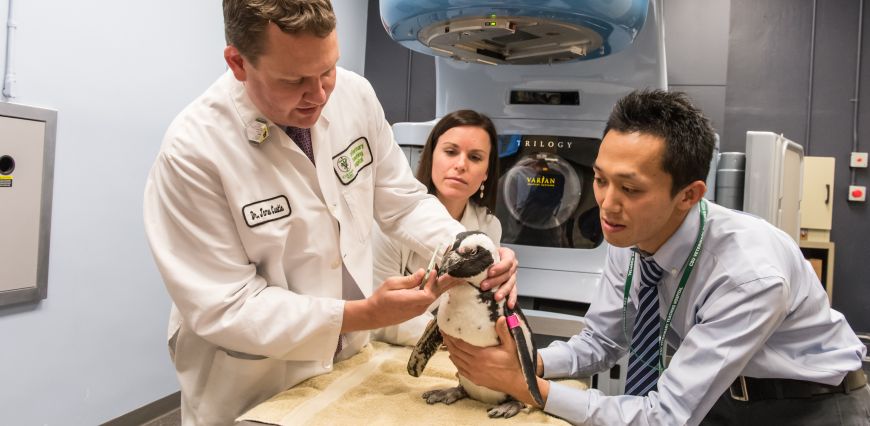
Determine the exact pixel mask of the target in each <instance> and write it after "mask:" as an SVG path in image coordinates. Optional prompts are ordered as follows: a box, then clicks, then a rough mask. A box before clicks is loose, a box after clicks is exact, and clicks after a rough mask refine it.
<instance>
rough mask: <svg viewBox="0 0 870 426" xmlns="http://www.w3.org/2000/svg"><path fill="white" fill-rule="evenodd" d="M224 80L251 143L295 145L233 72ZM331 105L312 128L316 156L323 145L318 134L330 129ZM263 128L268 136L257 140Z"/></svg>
mask: <svg viewBox="0 0 870 426" xmlns="http://www.w3.org/2000/svg"><path fill="white" fill-rule="evenodd" d="M223 79H224V83H225V84H226V86H227V87H228V91H229V95H230V99H231V100H232V103H233V105H234V106H235V108H236V113H237V114H238V116H239V120H241V122H242V126H243V127H244V128H245V131H246V134H247V136H248V139H249V141H251V142H258V143H267V142H269V141H275V140H277V141H278V142H279V143H280V144H281V145H283V146H285V147H287V148H290V147H291V146H292V145H294V144H293V143H291V141H290V138H289V137H286V133H285V132H284V128H283V126H279V125H277V124H275V123H274V122H273V121H272V120H269V119H268V118H266V116H265V115H263V113H261V112H260V110H258V109H257V107H256V106H255V105H254V103H253V102H251V98H250V97H248V92H247V91H246V90H245V84H244V82H241V81H238V80H236V77H235V76H234V75H233V73H232V71H231V70H228V71H227V72H226V74H224V76H223ZM330 105H331V102H327V104H326V106H325V107H324V108H323V111H322V112H321V114H320V118H318V119H317V122H316V123H315V124H314V126H312V127H311V137H312V142H313V145H314V150H315V155H317V154H316V151H317V147H318V145H323V144H322V143H321V144H318V143H316V142H315V141H316V140H317V139H318V138H317V133H319V132H320V131H325V130H326V129H327V128H328V127H329V118H328V117H330V116H331V115H332V113H331V112H330V111H331V109H332V108H330ZM263 126H265V128H266V129H268V133H266V136H265V137H264V138H261V139H257V138H256V135H258V134H261V133H260V132H261V129H262V128H263ZM275 135H279V136H275ZM280 135H284V137H282V136H280ZM253 139H257V140H253ZM300 152H301V150H300Z"/></svg>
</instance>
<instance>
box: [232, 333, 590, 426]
mask: <svg viewBox="0 0 870 426" xmlns="http://www.w3.org/2000/svg"><path fill="white" fill-rule="evenodd" d="M410 355H411V348H408V347H399V346H391V345H388V344H386V343H381V342H372V343H371V344H370V345H367V346H366V347H365V348H363V349H362V351H360V353H359V354H357V355H354V356H353V357H351V358H349V359H347V360H345V361H342V362H338V363H336V364H335V368H334V369H333V371H332V372H330V373H328V374H324V375H321V376H316V377H312V378H310V379H308V380H306V381H304V382H302V383H299V384H298V385H296V386H294V387H293V388H291V389H288V390H286V391H284V392H281V393H279V394H278V395H275V396H274V397H272V398H271V399H269V400H267V401H265V402H263V403H261V404H259V405H257V406H256V407H254V408H252V409H251V410H250V411H248V412H247V413H245V414H243V415H242V416H241V417H239V418H238V419H237V421H242V422H244V421H248V422H259V423H265V424H274V425H340V424H355V423H360V422H362V423H363V424H376V425H479V424H480V423H486V422H490V423H491V424H494V425H495V424H497V425H512V424H522V425H566V424H568V423H566V422H565V421H563V420H561V419H559V418H556V417H552V416H549V415H547V414H545V413H544V412H543V411H541V410H537V409H531V408H526V409H525V410H523V411H521V412H520V413H518V414H517V415H516V416H514V417H512V418H510V419H490V418H489V417H488V416H487V414H486V411H487V410H488V409H489V408H491V407H490V406H488V405H486V404H483V403H481V402H479V401H475V400H473V399H469V398H465V399H462V400H460V401H457V402H455V403H453V404H451V405H445V404H434V405H429V404H427V403H426V401H424V400H423V398H422V397H421V395H422V394H423V392H425V391H427V390H431V389H443V388H448V387H453V386H456V385H457V384H458V381H457V379H456V367H454V366H453V363H452V362H450V359H449V358H448V354H447V352H446V351H438V352H437V353H436V354H435V356H433V357H432V359H430V360H429V364H427V365H426V369H425V370H424V371H423V375H422V376H420V377H412V376H411V375H409V374H408V371H407V368H406V366H407V363H408V357H410ZM560 383H562V384H566V385H568V386H572V387H576V388H579V389H586V388H587V384H586V383H584V382H581V381H577V380H564V381H561V382H560Z"/></svg>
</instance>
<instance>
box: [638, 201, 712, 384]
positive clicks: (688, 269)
mask: <svg viewBox="0 0 870 426" xmlns="http://www.w3.org/2000/svg"><path fill="white" fill-rule="evenodd" d="M699 210H700V214H701V226H700V228H699V229H698V236H697V237H695V246H694V247H693V248H692V252H691V253H689V257H688V258H686V263H685V265H684V267H685V269H684V270H683V276H682V278H680V285H679V286H678V287H677V291H676V292H675V293H674V298H673V299H672V300H671V307H670V308H669V309H668V315H667V316H666V317H665V325H664V327H662V329H661V330H660V331H659V359H658V362H657V363H656V366H652V365H649V364H647V363H646V361H644V360H643V359H641V360H640V361H641V362H643V363H644V364H645V365H646V366H648V367H650V368H655V369H656V370H658V372H659V374H661V373H662V372H663V371H664V370H665V363H664V360H665V350H664V346H665V334H666V332H667V330H668V328H669V327H670V326H671V320H672V319H673V318H674V312H676V310H677V305H678V304H679V303H680V298H681V297H682V296H683V289H684V288H685V287H686V282H688V281H689V275H691V274H692V270H693V269H695V263H696V262H697V260H698V256H699V255H700V253H701V244H703V242H704V228H705V227H706V225H707V201H706V200H704V199H703V198H702V199H701V202H700V209H699ZM636 257H637V253H633V254H632V256H631V260H629V262H628V273H627V274H626V277H625V291H624V294H623V297H622V334H623V336H625V339H626V341H628V342H629V343H628V350H629V352H631V353H633V354H634V355H636V356H638V357H640V354H638V353H636V352H634V350H633V349H632V348H631V339H630V338H629V337H628V330H627V326H626V316H627V314H626V311H627V309H628V298H629V291H630V290H631V281H632V278H634V259H635V258H636Z"/></svg>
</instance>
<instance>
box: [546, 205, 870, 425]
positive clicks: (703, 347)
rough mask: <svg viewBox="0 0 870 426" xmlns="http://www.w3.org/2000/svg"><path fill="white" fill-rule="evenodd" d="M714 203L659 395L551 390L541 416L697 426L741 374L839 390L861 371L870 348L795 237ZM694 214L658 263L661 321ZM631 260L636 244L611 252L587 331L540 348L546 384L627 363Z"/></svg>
mask: <svg viewBox="0 0 870 426" xmlns="http://www.w3.org/2000/svg"><path fill="white" fill-rule="evenodd" d="M709 206H710V209H709V214H708V218H707V230H706V235H705V237H704V245H703V247H702V249H701V254H700V256H699V258H698V263H697V264H696V265H695V269H694V271H693V272H692V276H691V277H690V278H689V281H688V283H687V284H686V288H685V291H684V293H683V296H682V298H681V300H680V303H679V306H678V307H677V310H676V312H675V314H674V319H673V322H672V323H671V327H670V329H669V330H668V333H667V341H668V345H669V346H671V347H674V348H676V352H674V353H673V358H672V359H671V361H670V364H669V366H668V367H667V369H666V370H665V371H664V373H663V374H662V376H661V378H660V379H659V382H658V391H654V392H651V393H650V394H649V395H647V396H646V397H640V396H605V395H604V394H602V393H601V392H600V391H598V390H594V389H593V390H588V391H585V390H576V389H572V388H568V387H566V386H563V385H559V384H558V383H555V382H551V385H550V393H549V396H548V399H547V403H546V406H545V407H544V410H545V411H547V412H548V413H551V414H554V415H556V416H559V417H562V418H564V419H566V420H568V421H570V422H572V423H576V424H579V423H583V424H590V425H611V424H612V425H629V424H630V425H682V424H689V425H696V424H698V423H700V422H701V420H703V419H704V416H705V415H706V414H707V412H708V411H709V410H710V408H711V407H712V406H713V405H714V404H715V403H716V400H717V399H718V398H719V397H720V396H721V395H722V394H723V393H724V392H725V391H726V390H727V389H728V387H729V386H730V384H731V383H732V382H734V380H735V379H736V378H737V377H738V376H740V375H743V376H747V377H757V378H786V379H799V380H809V381H814V382H818V383H825V384H829V385H835V384H838V383H839V382H840V381H841V380H842V379H843V377H844V376H845V375H846V373H848V372H849V371H853V370H857V369H859V368H861V358H862V357H863V356H864V353H865V351H866V348H865V346H864V345H863V344H861V342H860V341H859V340H858V338H857V337H856V336H855V333H854V332H853V331H852V329H851V328H850V327H849V325H848V324H847V322H846V319H845V318H844V317H843V315H842V314H841V313H839V312H837V311H835V310H833V309H831V308H830V305H829V303H828V298H827V294H826V293H825V289H824V288H823V287H822V284H821V283H820V282H819V280H818V278H817V277H816V275H815V272H814V271H813V269H812V267H811V266H810V264H809V262H807V261H806V260H804V257H803V255H802V254H801V252H800V249H799V248H798V246H797V244H795V242H794V240H792V239H791V238H790V237H789V236H788V235H787V234H785V233H784V232H782V231H780V230H779V229H777V228H775V227H773V226H772V225H770V224H768V223H767V222H765V221H764V220H763V219H760V218H757V217H755V216H751V215H748V214H745V213H742V212H737V211H733V210H730V209H727V208H724V207H721V206H718V205H716V204H713V203H709ZM698 209H699V207H698V206H697V205H696V206H695V207H694V208H693V209H692V210H691V211H690V212H689V214H688V215H687V216H686V219H685V220H684V221H683V223H682V224H681V225H680V227H679V229H678V230H677V231H676V232H675V233H674V235H672V236H671V238H670V239H669V240H668V241H667V242H665V244H664V245H663V246H662V247H661V248H660V249H659V250H658V251H657V252H656V253H655V254H654V255H653V258H654V259H655V261H656V262H657V263H658V264H659V265H661V266H662V268H664V270H665V274H664V277H663V278H662V282H661V283H660V284H659V307H660V308H659V309H660V313H661V315H662V317H664V316H665V315H666V313H667V309H668V308H669V307H670V303H671V299H672V298H673V295H674V292H675V291H676V289H677V285H678V284H679V280H680V276H681V274H682V269H683V267H684V263H685V262H686V258H687V257H688V255H689V252H690V251H691V249H692V247H693V245H694V242H695V237H696V236H697V232H698V229H699V226H700V217H699V214H698ZM632 254H633V252H632V251H631V250H630V249H629V248H617V247H612V246H611V247H610V248H609V249H608V252H607V262H606V265H605V267H604V273H603V276H602V280H601V283H600V285H599V288H598V295H597V298H596V299H595V301H594V302H593V303H592V305H591V307H590V310H589V312H588V314H587V316H586V328H585V329H584V330H583V331H582V332H581V333H580V334H578V335H576V336H574V337H572V338H571V339H570V340H569V341H567V342H561V341H557V342H553V344H551V345H550V346H549V347H547V348H544V349H542V350H540V354H541V358H542V360H543V363H544V377H545V378H554V377H574V378H577V377H587V376H590V375H592V374H594V373H597V372H599V371H603V370H606V369H608V368H610V367H611V366H612V365H614V364H615V363H616V362H617V361H618V360H619V359H620V358H621V357H622V356H623V355H625V353H626V351H627V350H628V342H629V339H630V335H631V328H632V325H633V324H634V316H635V313H636V306H637V296H638V289H639V288H640V286H639V285H637V282H635V283H633V285H632V287H631V295H630V302H629V306H628V311H627V318H626V321H627V329H628V335H629V336H625V333H624V332H623V323H622V306H623V289H624V288H625V276H626V272H627V271H626V269H627V268H628V262H629V256H631V255H632ZM635 267H636V268H637V267H638V266H637V265H636V266H635ZM634 275H635V277H639V276H640V272H639V271H635V274H634ZM637 279H638V278H635V281H637Z"/></svg>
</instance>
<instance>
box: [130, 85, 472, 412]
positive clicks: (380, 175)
mask: <svg viewBox="0 0 870 426" xmlns="http://www.w3.org/2000/svg"><path fill="white" fill-rule="evenodd" d="M336 79H337V83H336V87H335V90H334V92H333V93H332V96H331V98H330V100H329V101H328V103H327V105H326V106H325V108H324V110H323V112H322V115H321V117H320V119H319V120H318V121H317V123H316V124H315V125H314V127H312V129H311V134H312V141H313V147H314V157H315V162H316V164H317V167H316V168H315V167H314V165H312V164H311V162H310V161H309V159H308V157H306V156H305V154H304V153H303V152H302V150H300V149H299V147H298V146H296V144H295V143H294V142H293V141H292V140H291V139H290V138H289V137H288V136H287V135H286V134H285V133H284V132H283V131H282V129H281V128H279V127H278V126H276V125H275V124H274V123H271V122H269V121H268V120H265V118H263V117H262V115H261V114H260V113H259V111H258V110H257V109H256V107H254V105H253V104H252V103H251V102H250V100H249V98H248V97H247V94H246V92H245V89H244V85H243V84H242V83H240V82H238V81H237V80H235V78H234V77H233V75H232V74H231V73H230V72H227V73H226V74H224V75H223V76H222V77H220V78H219V79H218V80H217V81H216V82H215V83H214V84H213V85H212V86H211V87H210V88H209V89H208V90H207V91H206V92H205V93H204V94H203V95H202V96H200V97H199V98H198V99H197V100H195V101H194V102H193V103H192V104H191V105H189V106H188V107H187V108H186V109H185V110H184V111H182V112H181V113H180V114H179V115H178V117H176V119H175V120H174V121H173V122H172V124H171V125H170V127H169V129H168V131H167V133H166V136H165V138H164V141H163V145H162V148H161V151H160V154H159V155H158V157H157V159H156V161H155V163H154V166H153V168H152V170H151V173H150V175H149V177H148V180H147V183H146V187H145V208H144V214H145V231H146V234H147V237H148V242H149V244H150V246H151V249H152V252H153V254H154V258H155V261H156V263H157V267H158V268H159V270H160V273H161V275H162V276H163V279H164V282H165V284H166V288H167V290H168V291H169V294H170V296H171V298H172V300H173V302H174V306H173V308H172V314H171V315H170V324H169V338H170V341H169V343H170V353H171V355H172V358H173V361H174V363H175V366H176V369H177V371H178V378H179V382H180V385H181V391H182V414H183V416H184V423H185V424H228V423H232V422H233V420H234V419H235V418H236V417H237V416H238V415H240V414H242V413H243V412H244V411H245V410H247V409H249V408H250V407H252V406H253V405H255V404H257V403H259V402H261V401H263V400H265V399H267V398H268V397H270V396H272V395H274V394H276V393H278V392H280V391H282V390H285V389H287V388H289V387H291V386H293V385H295V384H296V383H299V382H300V381H302V380H304V379H306V378H308V377H311V376H314V375H318V374H322V373H326V372H328V371H331V369H332V363H333V355H334V352H335V349H336V345H337V342H338V339H339V331H340V329H341V323H342V317H343V309H344V301H342V300H341V298H342V263H343V264H344V265H345V267H346V268H347V271H348V272H349V274H350V276H352V278H353V280H354V281H355V282H356V283H357V284H358V285H359V288H360V290H361V292H362V293H363V294H364V295H365V296H369V295H370V294H371V291H372V286H371V282H372V251H371V246H370V242H369V238H370V234H371V229H372V226H373V223H372V218H374V219H375V221H376V222H377V223H378V224H380V226H381V227H383V229H384V230H385V231H386V232H388V233H391V234H392V235H393V236H394V237H395V238H398V239H400V240H401V241H403V243H405V244H408V245H409V246H411V247H413V248H414V250H415V251H418V252H421V253H426V252H427V250H428V252H429V253H431V250H434V245H435V244H437V243H435V242H440V241H444V240H445V239H449V238H451V237H453V236H454V235H455V234H456V233H457V232H461V231H462V230H463V228H462V226H461V225H460V224H459V223H457V222H456V221H454V220H452V219H451V218H450V217H449V215H448V214H447V211H446V209H444V207H443V206H442V205H441V203H440V202H438V200H437V199H435V198H434V197H432V196H431V195H428V194H426V192H425V188H424V187H423V185H421V184H420V183H419V182H417V180H416V179H414V177H413V175H412V173H411V170H410V167H409V166H408V162H407V160H406V159H405V158H404V155H403V154H402V151H401V149H400V148H399V147H398V145H396V143H395V142H394V141H393V136H392V132H391V130H390V126H389V124H388V123H387V122H386V120H385V119H384V114H383V110H382V108H381V106H380V104H379V103H378V101H377V98H376V96H375V93H374V91H373V89H372V88H371V85H369V83H368V82H367V81H366V80H365V79H364V78H362V77H360V76H358V75H356V74H354V73H352V72H350V71H346V70H343V69H339V70H338V72H337V77H336ZM258 119H259V120H263V121H264V123H265V126H268V131H269V136H268V137H267V138H266V139H265V141H263V142H262V143H260V144H256V143H252V142H250V141H249V139H257V135H258V134H259V133H260V130H262V129H261V127H262V126H263V125H261V124H259V123H258V122H257V121H256V120H258ZM348 148H350V149H348ZM354 148H355V149H354ZM344 154H353V155H355V157H354V156H351V157H347V156H344ZM348 160H349V161H348ZM355 161H356V162H355ZM361 334H362V333H361ZM364 334H365V335H367V333H364ZM359 336H360V335H359V334H358V335H356V338H354V337H353V336H351V337H350V338H349V339H347V342H348V343H350V344H351V346H352V347H351V348H345V350H343V351H342V354H344V355H345V356H348V355H349V352H353V351H356V350H358V349H359V347H360V346H361V345H362V344H364V343H365V342H364V341H363V339H361V338H359Z"/></svg>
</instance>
